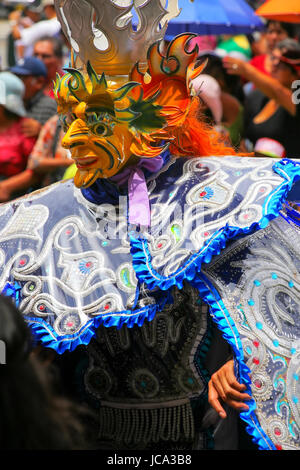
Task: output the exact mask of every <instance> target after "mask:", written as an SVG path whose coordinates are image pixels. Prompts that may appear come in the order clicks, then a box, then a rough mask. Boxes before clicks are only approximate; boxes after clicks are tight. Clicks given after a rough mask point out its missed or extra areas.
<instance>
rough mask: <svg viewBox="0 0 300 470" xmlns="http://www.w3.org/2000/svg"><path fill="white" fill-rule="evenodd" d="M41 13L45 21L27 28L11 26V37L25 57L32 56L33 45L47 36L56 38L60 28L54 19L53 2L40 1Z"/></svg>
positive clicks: (48, 0) (52, 0) (51, 0)
mask: <svg viewBox="0 0 300 470" xmlns="http://www.w3.org/2000/svg"><path fill="white" fill-rule="evenodd" d="M41 7H42V13H43V15H44V17H45V18H46V19H45V20H41V21H37V22H36V23H34V24H32V26H29V27H27V28H24V27H21V26H20V25H19V24H18V23H16V24H15V25H14V24H12V35H13V37H14V39H15V41H19V44H21V45H22V47H23V49H24V51H25V50H26V56H30V55H32V50H33V46H34V43H35V42H36V41H37V40H39V39H40V38H41V37H43V36H45V34H47V35H48V36H52V37H55V36H58V35H59V34H60V31H61V26H60V23H59V21H58V20H57V17H56V11H55V7H54V0H41Z"/></svg>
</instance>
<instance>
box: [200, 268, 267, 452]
mask: <svg viewBox="0 0 300 470" xmlns="http://www.w3.org/2000/svg"><path fill="white" fill-rule="evenodd" d="M191 284H192V285H193V286H194V287H195V288H197V289H198V292H199V295H200V297H201V298H202V299H203V300H204V301H205V302H206V303H207V304H208V305H209V308H210V313H211V316H212V318H213V321H214V322H215V323H216V324H217V326H218V328H219V329H220V331H221V333H222V336H223V338H224V339H225V340H226V341H227V343H228V344H230V346H231V347H232V350H233V352H234V355H235V373H236V376H237V378H238V379H239V382H240V383H243V384H245V385H246V387H247V388H246V391H245V392H246V393H248V394H249V395H250V396H251V395H252V392H251V387H250V384H251V379H250V376H249V373H250V369H249V368H248V366H247V365H246V364H245V362H244V352H243V346H242V343H241V340H240V336H239V332H238V330H237V328H236V326H235V324H234V322H233V320H232V318H231V317H230V314H229V312H228V311H227V309H226V307H225V305H224V303H223V302H222V299H221V298H220V296H219V294H218V292H217V291H216V289H215V288H214V287H213V286H212V284H211V283H210V282H209V280H208V279H207V278H206V277H205V276H204V275H203V274H201V275H199V276H198V277H197V278H196V279H194V280H193V281H192V282H191ZM247 405H248V406H249V410H247V411H243V412H242V413H240V417H241V419H243V421H245V422H246V424H247V427H246V430H247V432H248V434H249V435H250V436H252V440H253V442H254V443H255V444H256V445H257V446H258V448H259V450H276V447H275V446H274V444H273V443H272V441H271V440H270V439H269V438H268V436H267V435H266V434H265V432H264V431H263V429H262V428H261V426H260V424H259V422H258V420H257V417H256V415H255V408H256V404H255V401H254V400H253V399H252V400H249V401H247Z"/></svg>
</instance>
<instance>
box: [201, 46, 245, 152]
mask: <svg viewBox="0 0 300 470" xmlns="http://www.w3.org/2000/svg"><path fill="white" fill-rule="evenodd" d="M206 59H207V65H206V67H205V69H204V74H205V75H209V76H211V77H213V78H214V79H215V80H216V81H217V83H218V85H219V87H220V91H221V94H220V99H221V103H222V118H221V124H222V133H224V132H225V133H226V134H228V135H229V138H230V142H231V145H233V146H234V147H235V148H238V147H239V144H240V141H241V138H242V135H243V125H244V117H243V116H244V108H243V100H244V93H243V87H242V82H241V79H240V77H239V76H237V77H233V76H230V75H229V74H228V73H227V71H226V69H225V67H224V66H223V63H222V59H221V57H219V56H218V55H217V54H215V53H213V52H211V53H203V54H200V55H199V60H201V62H202V61H203V60H206ZM201 76H202V74H201V75H200V76H199V81H198V85H200V84H201ZM214 88H215V87H214ZM200 96H201V95H200ZM220 129H221V128H220V127H219V130H220Z"/></svg>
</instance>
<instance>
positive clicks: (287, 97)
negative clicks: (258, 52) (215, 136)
mask: <svg viewBox="0 0 300 470" xmlns="http://www.w3.org/2000/svg"><path fill="white" fill-rule="evenodd" d="M275 59H276V60H275ZM223 63H224V66H225V68H226V70H227V71H228V73H229V74H233V75H239V76H242V77H244V78H245V79H246V80H248V81H250V82H252V83H253V84H254V85H255V87H256V89H255V90H253V91H252V92H251V93H250V94H249V95H248V97H247V99H246V101H245V120H244V122H245V124H244V137H245V139H246V141H248V142H249V143H250V146H251V147H252V148H249V146H248V147H247V150H252V149H253V147H254V146H255V144H256V142H257V140H258V139H260V138H269V139H274V140H275V141H278V142H279V143H280V144H281V145H282V146H283V147H284V149H285V151H286V155H287V157H288V158H300V141H299V129H300V100H294V99H293V93H294V90H293V88H292V86H293V83H294V82H296V83H297V81H299V79H300V45H299V47H298V48H293V49H286V48H284V49H283V52H281V50H280V48H279V55H278V56H276V58H274V57H273V60H272V72H271V76H268V75H266V74H265V73H263V72H260V71H259V70H258V69H257V68H255V67H253V66H252V65H251V64H250V63H247V62H243V61H239V60H238V59H234V58H232V57H225V58H224V59H223Z"/></svg>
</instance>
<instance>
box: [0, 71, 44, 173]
mask: <svg viewBox="0 0 300 470" xmlns="http://www.w3.org/2000/svg"><path fill="white" fill-rule="evenodd" d="M24 93H25V86H24V84H23V82H22V80H20V79H19V78H18V77H17V76H16V75H14V74H12V73H11V72H0V180H3V179H6V178H8V177H10V176H12V175H16V174H18V173H20V172H21V171H23V170H24V169H25V168H26V165H27V160H28V157H29V155H30V153H31V151H32V149H33V146H34V144H35V141H36V139H35V138H34V137H28V136H26V135H25V134H24V132H23V130H22V123H23V120H24V117H25V116H26V110H25V107H24V103H23V96H24Z"/></svg>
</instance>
